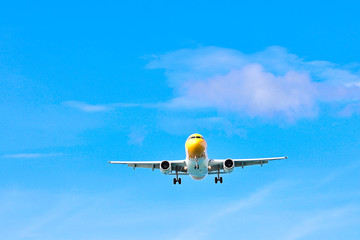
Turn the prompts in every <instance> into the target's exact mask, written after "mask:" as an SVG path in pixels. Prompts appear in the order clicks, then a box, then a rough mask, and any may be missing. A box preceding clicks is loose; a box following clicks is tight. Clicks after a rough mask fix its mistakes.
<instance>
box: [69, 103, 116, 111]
mask: <svg viewBox="0 0 360 240" xmlns="http://www.w3.org/2000/svg"><path fill="white" fill-rule="evenodd" d="M63 104H65V105H67V106H70V107H73V108H76V109H78V110H80V111H83V112H105V111H110V110H112V107H111V106H109V105H106V104H89V103H85V102H79V101H67V102H64V103H63Z"/></svg>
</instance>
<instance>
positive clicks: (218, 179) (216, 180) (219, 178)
mask: <svg viewBox="0 0 360 240" xmlns="http://www.w3.org/2000/svg"><path fill="white" fill-rule="evenodd" d="M218 182H220V183H223V178H222V177H220V168H219V169H218V176H217V177H215V183H218Z"/></svg>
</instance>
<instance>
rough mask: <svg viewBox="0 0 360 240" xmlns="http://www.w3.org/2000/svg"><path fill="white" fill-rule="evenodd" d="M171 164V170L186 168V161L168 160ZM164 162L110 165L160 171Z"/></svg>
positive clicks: (121, 162)
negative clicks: (123, 165)
mask: <svg viewBox="0 0 360 240" xmlns="http://www.w3.org/2000/svg"><path fill="white" fill-rule="evenodd" d="M166 161H168V162H169V163H171V168H173V166H174V167H178V168H182V167H185V166H186V164H185V160H166ZM162 162H163V161H141V162H140V161H109V163H113V164H125V165H128V167H132V168H134V169H135V168H151V169H152V170H154V169H159V168H160V164H161V163H162Z"/></svg>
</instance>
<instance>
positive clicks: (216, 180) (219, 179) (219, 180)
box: [215, 177, 223, 183]
mask: <svg viewBox="0 0 360 240" xmlns="http://www.w3.org/2000/svg"><path fill="white" fill-rule="evenodd" d="M218 182H220V183H223V178H222V177H220V178H217V177H215V183H218Z"/></svg>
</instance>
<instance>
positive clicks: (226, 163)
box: [224, 159, 235, 173]
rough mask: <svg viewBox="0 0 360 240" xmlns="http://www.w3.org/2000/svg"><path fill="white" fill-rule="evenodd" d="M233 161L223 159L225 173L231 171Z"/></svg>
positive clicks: (233, 164)
mask: <svg viewBox="0 0 360 240" xmlns="http://www.w3.org/2000/svg"><path fill="white" fill-rule="evenodd" d="M234 166H235V163H234V161H233V160H232V159H226V160H225V161H224V171H225V172H226V173H231V172H232V171H233V170H234Z"/></svg>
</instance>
